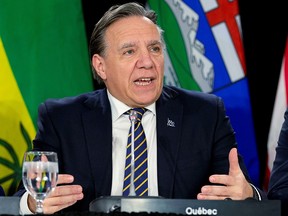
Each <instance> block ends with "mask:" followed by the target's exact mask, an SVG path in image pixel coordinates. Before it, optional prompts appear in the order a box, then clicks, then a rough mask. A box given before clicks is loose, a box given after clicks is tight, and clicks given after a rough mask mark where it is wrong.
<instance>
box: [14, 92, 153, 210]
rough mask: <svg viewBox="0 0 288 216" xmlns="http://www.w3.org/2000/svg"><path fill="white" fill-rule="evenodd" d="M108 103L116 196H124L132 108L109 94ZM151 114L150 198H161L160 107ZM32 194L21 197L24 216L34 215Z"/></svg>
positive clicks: (146, 118)
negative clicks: (30, 197) (157, 118)
mask: <svg viewBox="0 0 288 216" xmlns="http://www.w3.org/2000/svg"><path fill="white" fill-rule="evenodd" d="M107 93H108V99H109V101H110V105H111V112H112V164H113V165H112V166H113V167H112V170H113V171H112V172H113V173H112V189H111V195H112V196H121V195H122V190H123V179H124V169H125V158H126V146H127V140H128V133H129V128H130V125H131V123H130V120H129V116H128V115H125V114H124V113H125V112H126V111H128V110H129V109H131V108H133V107H129V106H127V105H125V104H124V103H122V102H121V101H119V100H117V99H116V98H115V97H113V96H112V95H111V94H110V93H109V91H108V90H107ZM145 108H146V109H147V111H146V112H145V113H144V115H143V117H142V125H143V128H144V131H145V135H146V140H147V151H148V195H149V196H158V183H157V182H158V179H157V131H156V106H155V103H153V104H151V105H150V106H147V107H145ZM27 198H28V192H25V194H24V195H23V196H22V197H21V200H20V214H33V213H32V212H31V211H30V210H29V208H28V205H27Z"/></svg>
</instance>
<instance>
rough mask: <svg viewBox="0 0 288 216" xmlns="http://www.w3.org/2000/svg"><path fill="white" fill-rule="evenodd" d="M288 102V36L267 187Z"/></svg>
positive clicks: (270, 139) (270, 141) (272, 126)
mask: <svg viewBox="0 0 288 216" xmlns="http://www.w3.org/2000/svg"><path fill="white" fill-rule="evenodd" d="M287 104H288V38H286V47H285V51H284V57H283V62H282V67H281V72H280V77H279V82H278V88H277V93H276V98H275V102H274V109H273V114H272V119H271V124H270V130H269V136H268V143H267V153H268V162H267V170H266V179H265V185H264V186H265V187H267V186H268V183H269V178H270V171H271V170H272V167H273V161H274V159H275V154H276V151H275V148H276V146H277V141H278V138H279V134H280V130H281V127H282V123H283V122H284V113H285V111H286V109H287Z"/></svg>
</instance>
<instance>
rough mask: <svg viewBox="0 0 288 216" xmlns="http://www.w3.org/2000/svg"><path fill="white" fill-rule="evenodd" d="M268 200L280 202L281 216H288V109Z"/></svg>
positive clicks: (280, 136)
mask: <svg viewBox="0 0 288 216" xmlns="http://www.w3.org/2000/svg"><path fill="white" fill-rule="evenodd" d="M268 198H269V199H276V200H281V203H282V205H281V208H282V215H288V109H287V110H286V112H285V114H284V122H283V124H282V128H281V131H280V135H279V139H278V145H277V147H276V157H275V160H274V163H273V168H272V171H271V176H270V180H269V187H268Z"/></svg>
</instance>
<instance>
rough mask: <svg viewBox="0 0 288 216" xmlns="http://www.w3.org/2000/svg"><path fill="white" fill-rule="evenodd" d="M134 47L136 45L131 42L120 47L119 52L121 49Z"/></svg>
mask: <svg viewBox="0 0 288 216" xmlns="http://www.w3.org/2000/svg"><path fill="white" fill-rule="evenodd" d="M135 45H136V43H133V42H131V43H124V44H123V45H122V46H120V50H121V49H126V48H130V47H133V46H135Z"/></svg>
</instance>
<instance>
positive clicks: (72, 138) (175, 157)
mask: <svg viewBox="0 0 288 216" xmlns="http://www.w3.org/2000/svg"><path fill="white" fill-rule="evenodd" d="M163 49H165V44H164V40H163V36H162V30H161V29H160V28H159V27H158V26H157V25H156V14H155V13H154V12H153V11H146V10H145V9H144V8H143V7H142V6H140V5H138V4H135V3H128V4H124V5H122V6H115V7H112V8H110V9H109V11H108V12H106V13H105V15H104V16H103V18H102V19H101V20H100V21H99V22H98V23H97V24H96V26H95V28H94V31H93V33H92V37H91V40H90V58H91V63H92V65H93V73H94V76H95V78H96V79H97V80H98V81H99V82H104V84H105V86H106V88H104V89H101V90H97V91H94V92H91V93H85V94H82V95H79V96H76V97H70V98H64V99H58V100H57V99H56V100H55V99H52V100H51V99H50V100H47V101H46V102H44V103H43V104H41V105H40V107H39V119H38V131H37V135H36V138H35V140H34V149H35V150H48V151H55V152H57V153H58V157H59V172H60V173H61V174H60V175H59V181H58V184H59V186H57V187H56V189H55V190H54V191H53V192H52V193H51V194H50V195H49V196H48V197H47V198H46V200H45V201H44V213H45V214H50V213H54V212H57V211H60V210H62V209H66V210H72V209H74V210H78V211H79V210H81V211H82V210H83V211H87V210H88V207H89V203H90V202H91V201H92V200H93V199H95V198H97V197H100V196H107V195H122V189H123V179H124V169H125V166H124V165H125V158H126V145H127V138H128V131H129V127H130V125H131V123H130V121H129V116H127V115H126V114H125V113H126V112H127V111H128V110H129V109H131V108H135V107H144V108H145V109H146V110H147V111H146V112H145V113H144V114H143V118H142V124H143V127H144V131H145V134H146V141H147V149H148V150H147V152H148V169H147V170H146V171H145V172H148V195H149V196H162V197H165V198H187V199H211V200H212V199H213V200H214V199H217V200H223V199H225V198H231V199H235V200H243V199H246V198H249V197H253V196H254V197H256V198H257V199H261V196H260V195H259V194H258V191H257V189H255V188H254V186H253V185H252V184H250V183H249V181H250V180H249V176H248V173H247V170H246V168H245V165H244V163H243V160H242V159H241V157H240V155H239V157H238V154H237V150H236V148H237V143H236V139H235V132H234V130H233V128H232V127H231V125H230V121H229V118H228V117H227V116H226V114H225V108H224V104H223V102H222V100H221V99H220V98H218V97H216V96H214V95H210V94H205V93H200V92H194V91H188V90H183V89H179V88H176V87H168V86H164V87H163V76H164V52H163ZM238 161H239V162H238ZM71 183H72V184H71ZM21 193H23V191H19V194H21ZM25 194H26V197H25V195H24V198H23V197H22V199H21V203H22V204H21V206H22V207H23V205H25V203H27V201H26V200H27V193H25ZM23 203H24V204H23ZM69 206H70V207H69ZM22 207H21V208H22ZM28 207H29V209H30V210H31V211H32V212H34V211H35V201H34V200H33V199H32V197H31V196H28ZM67 207H69V208H67ZM22 210H23V208H22ZM22 213H23V212H22ZM24 213H27V212H24Z"/></svg>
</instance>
